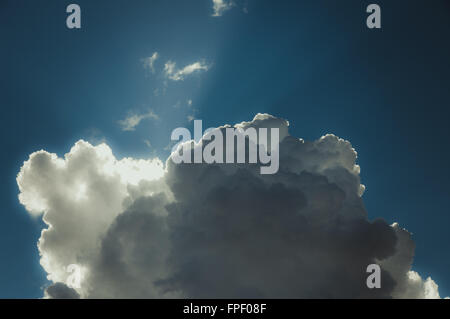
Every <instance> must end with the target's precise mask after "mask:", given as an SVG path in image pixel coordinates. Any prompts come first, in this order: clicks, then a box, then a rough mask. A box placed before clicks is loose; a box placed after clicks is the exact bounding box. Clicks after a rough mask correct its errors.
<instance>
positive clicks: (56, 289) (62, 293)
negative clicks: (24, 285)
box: [44, 282, 80, 299]
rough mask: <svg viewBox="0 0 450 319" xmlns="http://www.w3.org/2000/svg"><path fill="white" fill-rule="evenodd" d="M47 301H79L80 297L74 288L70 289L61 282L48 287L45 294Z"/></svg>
mask: <svg viewBox="0 0 450 319" xmlns="http://www.w3.org/2000/svg"><path fill="white" fill-rule="evenodd" d="M44 298H46V299H79V298H80V295H79V294H78V293H77V291H76V290H75V289H73V288H70V287H68V286H67V285H66V284H63V283H61V282H57V283H54V284H52V285H50V286H48V287H47V288H46V289H45V292H44Z"/></svg>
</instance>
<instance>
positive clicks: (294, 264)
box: [17, 114, 439, 298]
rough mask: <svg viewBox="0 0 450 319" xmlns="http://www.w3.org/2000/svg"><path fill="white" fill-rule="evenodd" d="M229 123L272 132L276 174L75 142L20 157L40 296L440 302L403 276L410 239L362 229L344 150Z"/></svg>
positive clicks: (427, 285) (426, 284) (431, 290)
mask: <svg viewBox="0 0 450 319" xmlns="http://www.w3.org/2000/svg"><path fill="white" fill-rule="evenodd" d="M235 126H236V127H241V128H246V127H278V128H279V129H280V170H279V172H278V173H277V174H274V175H260V174H259V164H256V165H255V164H196V165H190V164H180V165H176V164H174V163H173V162H172V161H171V160H170V158H169V159H168V160H167V162H166V166H165V167H163V164H162V162H161V161H159V160H158V159H153V160H142V159H140V160H137V159H132V158H125V159H122V160H118V159H116V158H115V157H114V155H113V154H112V151H111V149H110V148H109V147H108V146H107V145H106V144H100V145H98V146H92V145H91V144H89V143H87V142H84V141H80V142H77V143H76V144H75V146H74V147H72V149H71V150H70V152H69V153H68V154H66V155H65V156H64V157H63V158H60V157H58V156H57V155H56V154H50V153H48V152H45V151H38V152H35V153H33V154H31V155H30V158H29V159H28V160H27V161H26V162H25V163H24V164H23V166H22V168H21V170H20V172H19V174H18V176H17V183H18V185H19V190H20V194H19V200H20V202H21V203H22V204H23V205H24V206H25V208H26V209H27V211H29V212H30V214H32V215H34V216H39V214H43V219H44V221H45V223H46V224H47V225H48V228H47V229H45V230H44V231H43V232H42V234H41V238H40V239H39V242H38V248H39V252H40V255H41V265H42V266H43V268H44V270H45V271H46V272H47V274H48V278H49V280H51V281H52V282H53V283H54V284H53V285H52V286H50V287H49V288H48V289H47V290H46V296H47V297H49V298H50V297H66V298H76V297H77V296H78V295H80V296H81V297H83V298H170V297H181V298H206V297H207V298H221V297H229V298H231V297H233V298H240V297H251V298H260V297H268V298H282V297H289V298H291V297H293V298H389V297H394V298H438V297H439V292H438V286H437V285H436V283H435V282H434V281H433V280H432V279H431V278H428V279H426V280H424V279H422V278H421V277H420V275H419V274H418V273H416V272H415V271H413V270H412V269H411V265H412V261H413V256H414V242H413V241H412V239H411V234H410V233H409V232H407V231H406V230H404V229H402V228H400V227H399V226H398V224H393V225H388V224H387V223H386V222H385V221H383V220H380V219H377V220H374V221H369V220H368V219H367V212H366V211H365V208H364V203H363V201H362V193H363V192H362V190H363V187H362V184H361V183H360V176H359V171H360V168H359V166H358V165H357V164H356V158H357V156H356V152H355V150H354V149H353V148H352V145H351V144H350V142H348V141H345V140H343V139H340V138H338V137H336V136H334V135H332V134H328V135H325V136H324V137H322V138H320V139H318V140H316V141H312V142H309V141H304V140H302V139H298V138H295V137H293V136H290V135H289V132H288V127H289V123H288V122H287V121H285V120H283V119H279V118H275V117H273V116H271V115H268V114H258V115H257V116H255V118H254V119H253V120H252V121H249V122H242V123H239V124H236V125H235ZM219 129H225V128H224V127H221V128H219ZM203 143H204V145H205V144H207V143H208V141H204V142H203ZM197 147H200V146H199V145H197ZM371 263H378V264H379V265H380V266H381V269H382V286H381V288H380V289H367V287H366V285H365V283H366V278H367V275H368V274H367V273H366V267H367V265H368V264H371ZM69 264H78V265H80V266H81V267H82V269H83V274H82V275H83V276H82V278H83V280H82V282H81V287H80V288H77V289H76V292H75V291H73V290H71V289H68V288H67V287H66V286H65V285H64V284H61V283H63V282H65V280H66V279H67V275H68V274H67V273H66V272H65V271H64V267H65V266H67V265H69Z"/></svg>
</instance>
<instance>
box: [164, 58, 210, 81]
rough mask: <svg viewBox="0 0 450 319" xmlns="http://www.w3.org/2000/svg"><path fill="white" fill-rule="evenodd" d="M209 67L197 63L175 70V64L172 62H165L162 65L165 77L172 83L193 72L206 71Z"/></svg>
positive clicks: (203, 63) (200, 62)
mask: <svg viewBox="0 0 450 319" xmlns="http://www.w3.org/2000/svg"><path fill="white" fill-rule="evenodd" d="M208 69H209V66H208V65H207V64H206V63H205V62H202V61H197V62H194V63H192V64H189V65H186V66H185V67H184V68H182V69H176V63H175V62H172V61H167V62H166V64H165V65H164V73H165V75H166V76H167V77H168V78H169V79H171V80H173V81H182V80H184V79H185V78H186V77H187V76H188V75H191V74H192V73H194V72H200V71H208Z"/></svg>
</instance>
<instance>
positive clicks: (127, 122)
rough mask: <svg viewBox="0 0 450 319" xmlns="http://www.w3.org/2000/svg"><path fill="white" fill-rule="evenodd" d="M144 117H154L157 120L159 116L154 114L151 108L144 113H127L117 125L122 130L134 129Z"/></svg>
mask: <svg viewBox="0 0 450 319" xmlns="http://www.w3.org/2000/svg"><path fill="white" fill-rule="evenodd" d="M145 119H155V120H158V119H159V116H158V115H157V114H155V113H154V112H153V111H152V110H150V111H148V112H147V113H144V114H136V113H134V114H133V113H131V114H129V115H128V116H127V117H126V118H125V119H124V120H120V121H119V125H120V127H121V128H122V130H123V131H134V130H135V129H136V127H137V126H138V125H139V124H140V123H141V121H142V120H145Z"/></svg>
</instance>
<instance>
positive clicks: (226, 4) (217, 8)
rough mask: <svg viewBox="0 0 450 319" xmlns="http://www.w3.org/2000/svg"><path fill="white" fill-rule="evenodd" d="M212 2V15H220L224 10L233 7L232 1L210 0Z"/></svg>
mask: <svg viewBox="0 0 450 319" xmlns="http://www.w3.org/2000/svg"><path fill="white" fill-rule="evenodd" d="M212 2H213V10H214V13H213V16H214V17H220V16H221V15H222V14H223V13H224V12H225V11H227V10H229V9H231V8H232V7H233V3H232V2H231V1H227V0H212Z"/></svg>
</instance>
